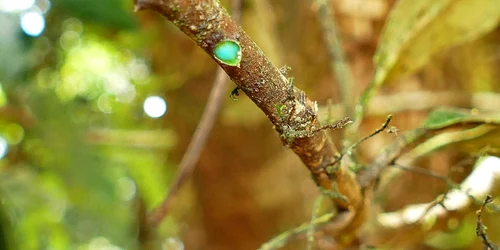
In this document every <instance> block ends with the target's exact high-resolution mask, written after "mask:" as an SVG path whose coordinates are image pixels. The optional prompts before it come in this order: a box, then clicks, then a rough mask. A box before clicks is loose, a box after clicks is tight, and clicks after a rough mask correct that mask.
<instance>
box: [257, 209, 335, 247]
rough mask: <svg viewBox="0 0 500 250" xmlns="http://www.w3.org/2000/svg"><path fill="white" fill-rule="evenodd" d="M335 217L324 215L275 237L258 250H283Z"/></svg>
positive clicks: (331, 214) (330, 214)
mask: <svg viewBox="0 0 500 250" xmlns="http://www.w3.org/2000/svg"><path fill="white" fill-rule="evenodd" d="M334 216H335V214H334V213H328V214H324V215H322V216H320V217H318V218H316V219H314V220H312V221H311V222H309V223H305V224H302V225H300V226H298V227H296V228H294V229H292V230H289V231H286V232H283V233H281V234H280V235H278V236H276V237H274V238H273V239H272V240H270V241H268V242H266V243H265V244H262V246H260V248H259V249H258V250H273V249H278V248H281V247H283V246H285V244H286V243H287V242H288V241H290V240H291V239H293V238H294V237H295V236H298V235H300V234H303V233H307V232H308V231H309V229H310V228H311V227H320V226H324V225H326V224H328V223H330V222H331V220H332V219H333V218H334Z"/></svg>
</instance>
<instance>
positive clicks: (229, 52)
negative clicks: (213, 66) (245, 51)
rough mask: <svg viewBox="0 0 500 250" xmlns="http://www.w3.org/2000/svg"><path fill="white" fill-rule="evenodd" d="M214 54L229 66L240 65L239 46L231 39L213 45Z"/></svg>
mask: <svg viewBox="0 0 500 250" xmlns="http://www.w3.org/2000/svg"><path fill="white" fill-rule="evenodd" d="M214 55H215V58H217V60H219V61H220V62H222V63H224V64H227V65H230V66H237V67H239V66H240V61H241V47H240V45H239V44H238V43H237V42H236V41H233V40H225V41H221V42H219V43H218V44H217V45H215V49H214Z"/></svg>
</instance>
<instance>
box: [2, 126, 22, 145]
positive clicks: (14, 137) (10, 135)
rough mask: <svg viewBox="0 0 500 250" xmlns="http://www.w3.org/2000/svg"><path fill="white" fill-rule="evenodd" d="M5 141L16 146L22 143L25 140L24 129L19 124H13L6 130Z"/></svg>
mask: <svg viewBox="0 0 500 250" xmlns="http://www.w3.org/2000/svg"><path fill="white" fill-rule="evenodd" d="M4 133H5V139H6V140H7V141H8V143H9V144H11V145H15V144H18V143H20V142H21V141H22V140H23V138H24V129H23V127H21V126H19V125H18V124H15V123H12V124H9V125H7V126H6V127H5V129H4Z"/></svg>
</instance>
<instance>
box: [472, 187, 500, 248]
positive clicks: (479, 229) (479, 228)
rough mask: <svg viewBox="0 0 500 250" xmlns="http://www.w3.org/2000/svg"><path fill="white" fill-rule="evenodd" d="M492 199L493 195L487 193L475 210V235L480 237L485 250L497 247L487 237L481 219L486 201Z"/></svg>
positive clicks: (488, 201)
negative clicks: (479, 206) (481, 203)
mask: <svg viewBox="0 0 500 250" xmlns="http://www.w3.org/2000/svg"><path fill="white" fill-rule="evenodd" d="M492 201H493V197H491V195H487V196H486V198H485V199H484V202H483V205H481V208H479V210H477V212H476V214H477V224H476V235H477V237H479V238H481V241H482V242H483V246H484V249H485V250H497V249H499V248H498V246H497V245H495V244H493V243H492V242H491V241H490V240H489V239H488V235H487V234H486V227H485V226H484V225H483V220H482V217H481V216H482V215H483V211H484V208H485V207H486V205H488V203H490V202H492Z"/></svg>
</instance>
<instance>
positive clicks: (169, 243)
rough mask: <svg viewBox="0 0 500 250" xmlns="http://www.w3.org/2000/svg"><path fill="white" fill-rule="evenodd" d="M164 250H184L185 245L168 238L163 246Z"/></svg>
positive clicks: (175, 239)
mask: <svg viewBox="0 0 500 250" xmlns="http://www.w3.org/2000/svg"><path fill="white" fill-rule="evenodd" d="M161 249H162V250H184V243H183V242H182V241H181V240H179V239H177V238H172V237H171V238H168V239H167V240H165V241H164V242H163V244H162V245H161Z"/></svg>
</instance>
